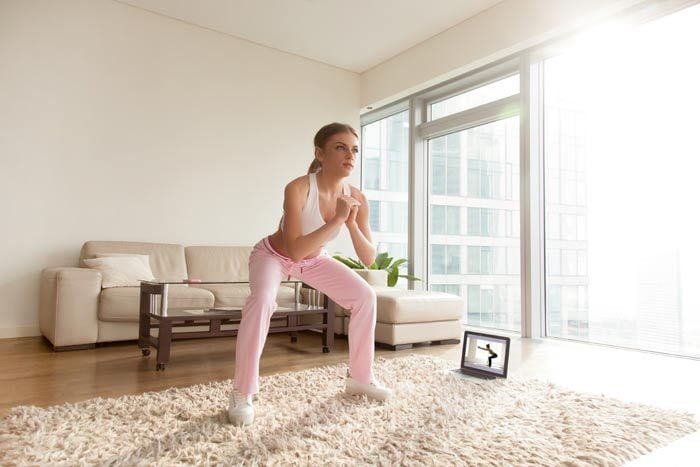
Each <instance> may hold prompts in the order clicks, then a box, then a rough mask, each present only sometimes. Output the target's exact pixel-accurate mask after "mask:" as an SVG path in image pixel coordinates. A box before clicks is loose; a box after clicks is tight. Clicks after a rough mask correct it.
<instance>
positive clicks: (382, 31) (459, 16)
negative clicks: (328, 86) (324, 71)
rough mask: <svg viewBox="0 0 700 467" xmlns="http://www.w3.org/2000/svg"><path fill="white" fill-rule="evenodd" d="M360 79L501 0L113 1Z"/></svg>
mask: <svg viewBox="0 0 700 467" xmlns="http://www.w3.org/2000/svg"><path fill="white" fill-rule="evenodd" d="M118 1H121V2H123V3H128V4H130V5H133V6H137V7H140V8H143V9H145V10H149V11H153V12H156V13H160V14H162V15H165V16H169V17H172V18H177V19H180V20H182V21H186V22H188V23H191V24H195V25H198V26H203V27H206V28H209V29H213V30H215V31H219V32H223V33H225V34H229V35H231V36H235V37H238V38H242V39H246V40H249V41H251V42H255V43H257V44H261V45H265V46H267V47H272V48H274V49H278V50H282V51H285V52H290V53H293V54H296V55H300V56H302V57H306V58H310V59H312V60H316V61H319V62H323V63H327V64H329V65H333V66H336V67H339V68H343V69H346V70H350V71H354V72H357V73H361V72H363V71H365V70H368V69H369V68H372V67H373V66H375V65H378V64H380V63H382V62H383V61H385V60H387V59H389V58H391V57H393V56H395V55H397V54H399V53H401V52H403V51H404V50H406V49H409V48H411V47H413V46H415V45H417V44H419V43H421V42H423V41H425V40H426V39H428V38H430V37H432V36H434V35H436V34H438V33H440V32H442V31H444V30H446V29H449V28H451V27H452V26H455V25H457V24H459V23H461V22H462V21H464V20H466V19H467V18H469V17H471V16H474V15H476V14H477V13H479V12H481V11H483V10H486V9H487V8H490V7H491V6H493V5H495V4H497V3H500V2H501V1H503V0H430V1H426V0H118Z"/></svg>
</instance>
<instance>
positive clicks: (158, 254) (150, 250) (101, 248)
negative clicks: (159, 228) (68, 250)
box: [80, 241, 187, 281]
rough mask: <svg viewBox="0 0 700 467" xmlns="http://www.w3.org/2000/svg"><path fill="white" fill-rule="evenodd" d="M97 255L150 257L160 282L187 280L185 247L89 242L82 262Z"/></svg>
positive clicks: (83, 251) (152, 267) (85, 245)
mask: <svg viewBox="0 0 700 467" xmlns="http://www.w3.org/2000/svg"><path fill="white" fill-rule="evenodd" d="M96 253H133V254H138V255H149V258H148V260H149V263H150V264H151V270H152V271H153V275H154V276H155V278H156V279H158V280H171V281H181V280H182V279H186V278H187V266H186V263H185V247H184V246H182V245H173V244H167V243H142V242H113V241H88V242H85V243H84V244H83V247H82V248H81V250H80V260H81V261H82V260H83V259H88V258H94V257H95V254H96Z"/></svg>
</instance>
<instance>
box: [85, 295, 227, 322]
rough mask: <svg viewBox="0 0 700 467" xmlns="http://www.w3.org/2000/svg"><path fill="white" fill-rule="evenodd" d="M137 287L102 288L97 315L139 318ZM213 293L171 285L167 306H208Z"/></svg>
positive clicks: (121, 318) (131, 319) (111, 318)
mask: <svg viewBox="0 0 700 467" xmlns="http://www.w3.org/2000/svg"><path fill="white" fill-rule="evenodd" d="M139 292H140V288H139V287H115V288H111V289H103V290H102V293H101V294H100V304H99V308H98V316H99V318H100V319H101V320H102V321H134V322H138V320H139ZM212 306H214V295H213V294H212V293H211V292H210V291H208V290H203V289H198V288H195V287H182V286H171V287H170V288H169V291H168V307H169V308H210V307H212Z"/></svg>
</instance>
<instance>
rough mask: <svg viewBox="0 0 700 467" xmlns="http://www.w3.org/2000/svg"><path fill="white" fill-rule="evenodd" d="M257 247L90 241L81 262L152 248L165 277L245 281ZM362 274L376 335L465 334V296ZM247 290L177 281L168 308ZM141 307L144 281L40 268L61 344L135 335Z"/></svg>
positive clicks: (158, 272)
mask: <svg viewBox="0 0 700 467" xmlns="http://www.w3.org/2000/svg"><path fill="white" fill-rule="evenodd" d="M251 251H252V247H236V246H188V247H185V246H182V245H174V244H162V243H139V242H110V241H88V242H86V243H85V244H84V245H83V247H82V249H81V251H80V257H79V260H80V263H81V262H82V260H83V259H88V258H94V257H95V255H96V254H98V253H131V254H140V255H149V263H150V266H151V270H152V271H153V275H154V276H155V277H156V278H157V279H159V280H174V281H180V280H182V279H185V278H198V279H205V280H210V281H227V280H230V281H247V280H248V257H249V256H250V253H251ZM80 263H79V264H80ZM358 273H359V274H360V275H362V276H363V277H364V278H365V280H367V281H368V282H369V283H370V285H372V286H373V288H374V289H375V291H376V292H377V330H376V340H377V342H379V343H383V344H386V345H389V346H392V348H402V347H405V346H408V345H410V344H412V343H418V342H436V341H447V342H454V341H455V340H458V339H459V338H460V335H461V332H462V331H461V325H460V324H459V319H460V316H461V313H462V306H463V302H462V299H461V298H460V297H456V296H454V295H449V294H442V293H438V292H421V291H406V290H396V289H393V288H389V287H386V273H384V272H383V271H370V270H365V271H358ZM249 294H250V288H249V287H248V285H244V284H236V285H208V284H207V285H205V284H202V285H192V284H190V285H182V286H179V285H178V286H173V287H171V288H170V291H169V307H172V308H207V307H212V306H242V305H243V303H244V302H245V299H246V298H247V296H248V295H249ZM292 302H294V286H293V285H292V284H289V285H287V284H282V285H281V286H280V288H279V291H278V293H277V303H278V304H287V303H292ZM138 308H139V288H138V287H113V288H104V289H103V288H102V276H101V273H100V272H99V271H97V270H94V269H88V268H82V267H58V268H47V269H45V270H44V271H43V272H42V280H41V297H40V305H39V325H40V329H41V332H42V334H43V335H44V336H45V337H46V338H47V339H48V340H49V341H51V343H52V344H53V346H54V349H56V350H70V349H79V348H87V347H92V346H94V345H95V344H97V343H101V342H113V341H123V340H134V339H137V337H138V314H139V312H138ZM348 322H349V312H348V311H347V310H343V309H342V308H339V307H336V318H335V321H334V326H335V329H334V330H335V333H336V334H347V329H348ZM274 325H275V324H274V323H273V326H274ZM279 325H284V323H279ZM234 328H235V325H234ZM186 330H187V328H183V329H181V331H186Z"/></svg>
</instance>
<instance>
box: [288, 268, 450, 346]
mask: <svg viewBox="0 0 700 467" xmlns="http://www.w3.org/2000/svg"><path fill="white" fill-rule="evenodd" d="M355 272H357V274H359V275H360V276H361V277H362V278H363V279H365V280H366V281H367V282H368V283H369V284H370V285H371V286H372V288H373V289H374V291H375V292H376V293H377V327H376V331H375V341H376V342H377V343H379V344H382V345H384V346H389V347H390V348H392V349H394V350H401V349H407V348H410V347H412V346H413V344H418V343H423V342H429V343H440V344H458V343H459V342H460V340H461V338H462V334H463V332H462V325H461V323H460V320H461V319H462V312H463V308H464V301H463V300H462V298H461V297H459V296H457V295H451V294H447V293H442V292H428V291H422V290H403V289H396V288H394V287H387V286H386V281H387V275H386V271H382V270H368V269H359V270H355ZM301 295H302V298H301V301H302V303H308V290H307V289H302V291H301ZM335 311H336V315H335V328H334V330H333V331H334V333H335V334H344V335H347V334H348V324H349V322H350V312H349V311H348V310H346V309H344V308H341V307H336V310H335ZM301 318H302V323H304V324H309V323H307V321H309V322H311V321H313V320H314V319H318V318H315V317H311V316H302V317H301Z"/></svg>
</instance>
